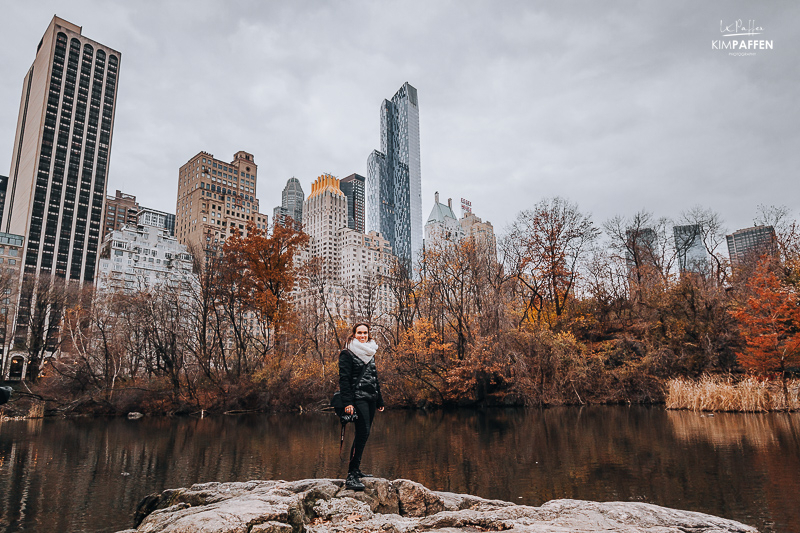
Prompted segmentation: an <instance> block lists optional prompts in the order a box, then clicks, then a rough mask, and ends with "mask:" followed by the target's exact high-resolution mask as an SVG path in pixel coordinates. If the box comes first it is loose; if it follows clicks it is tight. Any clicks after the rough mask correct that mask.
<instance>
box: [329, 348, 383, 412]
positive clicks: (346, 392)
mask: <svg viewBox="0 0 800 533" xmlns="http://www.w3.org/2000/svg"><path fill="white" fill-rule="evenodd" d="M363 368H364V361H362V360H361V359H359V358H358V357H357V356H356V355H355V354H354V353H353V352H351V351H350V350H347V349H345V350H342V353H340V354H339V390H340V391H341V393H342V401H343V402H344V404H345V405H353V402H355V401H356V400H362V401H368V402H375V405H376V406H377V407H383V397H382V396H381V384H380V382H379V381H378V369H377V368H376V367H375V359H374V358H373V359H372V360H371V361H370V362H369V366H368V367H367V371H366V372H364V377H363V378H362V379H361V382H360V383H356V380H358V376H360V375H361V370H362V369H363Z"/></svg>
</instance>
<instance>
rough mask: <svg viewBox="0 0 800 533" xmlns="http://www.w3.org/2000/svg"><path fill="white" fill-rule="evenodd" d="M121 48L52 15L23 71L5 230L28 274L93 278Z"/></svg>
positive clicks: (4, 223)
mask: <svg viewBox="0 0 800 533" xmlns="http://www.w3.org/2000/svg"><path fill="white" fill-rule="evenodd" d="M119 68H120V53H119V52H117V51H116V50H113V49H111V48H109V47H108V46H105V45H103V44H100V43H98V42H96V41H93V40H91V39H89V38H87V37H86V36H84V35H82V33H81V28H80V27H79V26H76V25H75V24H72V23H70V22H67V21H65V20H63V19H60V18H58V17H53V19H52V21H51V22H50V25H49V26H48V28H47V30H46V31H45V34H44V36H43V37H42V39H41V41H40V42H39V45H38V47H37V49H36V58H35V59H34V61H33V64H32V65H31V68H30V70H28V73H27V74H26V75H25V79H24V81H23V87H22V99H21V101H20V108H19V109H20V110H19V118H18V122H17V129H16V134H15V138H14V147H13V152H12V158H11V168H10V171H9V182H8V187H7V192H6V200H5V206H4V209H3V221H2V230H3V231H5V232H8V233H12V234H15V235H21V236H23V237H24V238H25V243H24V250H23V258H22V260H23V269H24V272H25V275H26V276H27V275H42V274H49V275H55V276H58V277H61V278H65V279H67V280H69V281H76V282H78V283H83V282H89V283H92V282H93V281H94V276H95V270H96V266H97V253H98V249H99V245H100V238H101V234H102V231H103V228H102V227H101V223H102V220H103V206H104V202H105V198H106V182H107V177H108V164H109V158H110V152H111V139H112V132H113V129H114V110H115V107H116V100H117V80H118V76H119Z"/></svg>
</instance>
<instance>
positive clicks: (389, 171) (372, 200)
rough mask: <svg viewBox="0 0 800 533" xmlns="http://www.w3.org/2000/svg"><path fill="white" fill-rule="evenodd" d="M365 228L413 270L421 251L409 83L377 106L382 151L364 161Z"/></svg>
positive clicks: (415, 113)
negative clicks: (386, 243)
mask: <svg viewBox="0 0 800 533" xmlns="http://www.w3.org/2000/svg"><path fill="white" fill-rule="evenodd" d="M367 171H368V172H367V182H366V208H367V229H368V230H370V231H375V232H378V233H380V234H382V235H384V236H385V237H386V239H388V241H389V242H390V243H391V245H392V249H393V250H394V253H395V255H397V256H398V257H399V258H401V260H402V261H403V262H404V263H405V264H406V266H407V268H409V269H410V268H411V267H412V266H413V262H414V260H415V259H416V257H417V255H418V254H419V253H420V252H421V251H422V232H423V231H422V171H421V166H420V141H419V102H418V98H417V90H416V89H415V88H414V87H412V86H411V85H410V84H409V83H408V82H406V83H404V84H403V86H402V87H401V88H400V90H398V91H397V93H396V94H395V95H394V96H393V97H392V99H391V101H390V100H384V101H383V104H382V105H381V150H380V151H378V150H375V151H373V152H372V154H370V156H369V158H368V159H367Z"/></svg>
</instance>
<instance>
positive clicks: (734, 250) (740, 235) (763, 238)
mask: <svg viewBox="0 0 800 533" xmlns="http://www.w3.org/2000/svg"><path fill="white" fill-rule="evenodd" d="M726 238H727V241H728V255H729V256H730V258H731V265H733V266H738V265H740V264H742V263H744V262H746V261H750V260H754V259H758V257H759V256H761V255H765V254H774V253H775V252H776V250H777V246H776V237H775V228H773V227H772V226H755V227H752V228H744V229H740V230H738V231H734V232H733V233H732V234H730V235H727V236H726Z"/></svg>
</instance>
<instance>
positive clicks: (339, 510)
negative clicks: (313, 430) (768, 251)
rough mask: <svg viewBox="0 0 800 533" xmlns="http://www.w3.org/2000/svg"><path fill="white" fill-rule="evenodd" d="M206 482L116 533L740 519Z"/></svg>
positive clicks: (377, 483) (650, 524)
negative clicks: (132, 525)
mask: <svg viewBox="0 0 800 533" xmlns="http://www.w3.org/2000/svg"><path fill="white" fill-rule="evenodd" d="M364 484H365V485H366V486H367V488H366V490H365V491H363V492H353V491H350V490H346V489H345V488H344V487H343V482H342V481H341V480H334V479H307V480H303V481H291V482H287V481H249V482H247V483H203V484H198V485H193V486H191V487H189V488H188V489H172V490H166V491H164V492H162V493H161V494H153V495H150V496H148V497H146V498H145V499H144V500H142V502H141V503H140V504H139V508H138V510H137V512H136V518H135V520H136V526H137V528H136V529H126V530H125V531H123V532H119V533H133V532H138V533H143V532H147V533H190V532H191V533H212V532H213V533H344V532H354V533H355V532H361V533H412V532H413V533H416V532H424V531H443V532H447V533H457V532H469V533H477V532H484V531H515V532H520V533H522V532H524V533H544V532H547V533H556V532H558V533H566V532H589V531H592V532H595V531H602V532H606V533H608V532H625V533H634V532H636V533H639V532H642V533H643V532H645V531H646V532H648V533H673V532H674V533H686V532H690V531H691V532H692V533H723V532H726V533H727V532H741V533H744V532H747V533H757V531H756V530H755V529H754V528H752V527H750V526H746V525H744V524H740V523H739V522H734V521H732V520H725V519H723V518H717V517H715V516H711V515H707V514H702V513H695V512H690V511H678V510H675V509H668V508H666V507H659V506H657V505H650V504H646V503H628V502H609V503H597V502H588V501H579V500H552V501H549V502H547V503H545V504H544V505H542V506H541V507H529V506H526V505H515V504H512V503H508V502H504V501H499V500H484V499H482V498H478V497H476V496H469V495H465V494H453V493H449V492H435V491H432V490H429V489H427V488H425V487H424V486H422V485H420V484H419V483H415V482H413V481H409V480H406V479H397V480H394V481H388V480H385V479H365V480H364Z"/></svg>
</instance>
